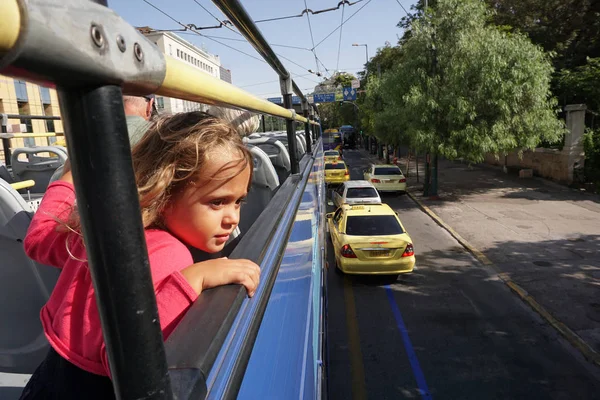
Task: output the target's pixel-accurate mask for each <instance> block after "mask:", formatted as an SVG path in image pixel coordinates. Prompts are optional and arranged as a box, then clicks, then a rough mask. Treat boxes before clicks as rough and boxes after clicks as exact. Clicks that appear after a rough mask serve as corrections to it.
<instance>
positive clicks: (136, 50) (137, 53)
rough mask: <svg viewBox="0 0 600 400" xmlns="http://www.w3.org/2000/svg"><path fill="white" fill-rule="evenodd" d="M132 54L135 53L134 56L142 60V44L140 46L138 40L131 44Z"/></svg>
mask: <svg viewBox="0 0 600 400" xmlns="http://www.w3.org/2000/svg"><path fill="white" fill-rule="evenodd" d="M133 54H135V58H137V60H138V61H139V62H142V61H144V52H143V51H142V46H140V44H139V43H138V42H135V43H134V44H133Z"/></svg>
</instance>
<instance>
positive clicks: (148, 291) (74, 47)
mask: <svg viewBox="0 0 600 400" xmlns="http://www.w3.org/2000/svg"><path fill="white" fill-rule="evenodd" d="M97 3H102V4H97ZM215 3H216V4H217V5H218V6H219V7H221V6H224V5H228V6H229V7H230V8H231V9H232V10H233V11H235V13H237V15H238V18H237V19H238V20H239V22H240V23H244V24H245V25H247V26H252V25H254V23H253V22H252V20H250V19H249V18H248V16H247V13H245V11H244V13H242V12H241V11H242V10H243V7H242V6H241V5H240V4H239V2H237V1H228V2H217V1H215ZM105 6H106V2H105V1H102V0H98V1H97V2H84V1H81V0H61V1H58V0H56V1H47V0H29V1H24V0H3V1H2V2H0V15H2V24H0V74H3V75H7V76H12V77H17V78H20V79H25V80H28V81H32V82H35V83H39V84H41V85H44V86H48V87H56V89H57V91H58V95H59V104H60V109H61V114H62V121H63V125H64V130H65V135H66V141H67V145H68V150H69V154H70V162H71V167H72V172H73V180H74V185H75V189H76V190H75V192H76V198H77V202H78V204H85V205H86V207H80V209H79V211H80V216H81V226H82V233H83V237H84V241H85V246H86V251H87V257H88V262H89V267H90V273H91V276H92V281H93V283H94V288H95V293H96V299H97V305H98V311H99V315H100V320H101V324H102V332H103V337H104V341H105V344H106V349H107V355H108V359H109V365H110V370H111V376H112V382H113V387H114V389H115V394H116V396H117V398H119V399H138V398H144V399H172V398H173V390H172V387H173V386H174V387H176V389H177V390H176V393H178V394H179V393H180V390H179V389H180V385H183V384H187V383H189V382H187V381H184V380H182V379H178V378H176V376H177V375H176V374H175V373H174V372H173V373H172V374H171V376H173V377H175V378H174V379H173V380H171V377H170V375H169V373H168V368H167V362H166V353H165V346H164V343H163V338H162V333H161V329H160V324H159V322H158V312H157V307H156V298H155V296H154V288H153V284H152V280H151V276H150V268H149V263H148V253H147V249H146V242H145V237H144V230H143V225H142V221H141V215H140V206H139V200H138V196H137V188H136V185H135V177H134V173H133V169H132V161H131V150H130V144H129V139H128V135H127V127H126V121H125V114H124V109H123V99H122V95H123V94H129V95H144V94H150V93H156V94H160V95H165V96H173V97H177V98H180V99H184V100H191V101H199V102H203V103H207V104H217V105H223V106H227V107H239V108H244V109H248V110H252V111H256V112H261V113H265V114H269V115H274V116H279V117H283V118H286V121H287V134H288V137H289V138H290V140H289V141H288V142H289V143H290V145H291V146H294V145H295V140H292V139H293V137H294V136H293V135H294V134H295V132H294V130H293V123H292V122H293V121H294V120H296V121H299V122H304V123H305V124H308V123H309V122H310V123H316V122H314V121H313V118H311V117H310V116H309V118H306V117H304V116H299V115H296V113H295V111H293V109H292V106H291V93H292V90H293V88H294V83H293V81H292V80H291V78H290V77H289V75H288V76H287V77H282V93H283V94H284V99H287V100H286V101H285V103H284V107H283V108H282V107H280V106H277V105H275V104H272V103H270V102H268V101H266V100H263V99H260V98H257V97H256V96H253V95H251V94H249V93H247V92H245V91H243V90H241V89H239V88H236V87H234V86H233V85H230V84H228V83H226V82H223V81H220V80H218V79H217V78H214V77H211V76H209V75H208V74H205V73H203V72H201V71H199V70H196V69H194V68H192V67H189V66H187V65H185V64H184V63H182V62H180V61H178V60H175V59H172V58H170V57H165V56H164V55H163V54H162V53H161V52H160V50H159V49H158V48H157V47H156V46H155V45H154V43H152V42H151V41H149V40H148V39H147V38H145V37H144V36H143V35H142V34H141V33H139V32H138V31H137V30H136V29H135V28H133V27H132V26H131V25H129V24H128V23H127V22H125V21H124V20H123V19H122V18H121V17H119V16H118V15H117V14H116V13H114V12H113V11H112V10H110V9H109V8H106V7H105ZM252 31H254V32H256V31H258V30H257V29H256V27H254V28H253V29H252ZM260 37H262V36H260ZM248 39H249V41H250V42H251V43H253V44H255V45H256V44H257V40H256V38H252V37H248ZM263 40H264V39H263ZM265 45H266V46H268V44H266V42H265V43H262V44H261V47H263V48H265ZM271 53H272V51H271ZM271 61H272V60H271ZM278 72H282V71H278ZM280 76H281V74H280ZM307 108H308V107H307V105H305V109H307ZM315 111H316V110H315ZM304 114H305V115H306V114H307V113H304ZM19 118H21V117H19ZM308 130H309V129H308V127H306V126H305V131H308ZM292 155H293V157H294V158H295V151H294V149H293V148H292V147H290V157H292ZM292 172H293V173H294V174H297V173H298V172H299V160H297V159H294V162H293V163H292ZM90 182H93V185H92V184H90ZM288 182H289V183H284V185H293V184H297V185H300V184H301V182H305V176H304V175H302V176H298V175H292V176H291V177H290V178H288ZM285 187H287V186H285ZM289 191H290V192H293V193H294V196H295V197H294V196H293V197H291V198H290V203H288V205H287V208H286V210H287V211H286V212H287V213H288V214H289V216H293V214H294V213H295V211H296V210H295V208H292V207H291V206H293V205H294V204H295V203H294V202H297V201H298V200H297V198H298V197H297V196H299V195H298V194H297V193H301V192H299V191H298V190H297V189H295V190H292V189H289ZM281 193H282V194H281V195H280V200H279V201H283V200H284V195H285V194H286V193H288V190H283V191H282V192H281ZM107 194H110V195H107ZM283 205H284V204H283ZM273 220H274V221H276V219H273ZM285 229H289V225H287V224H285V223H283V224H280V225H279V226H278V228H277V232H281V233H282V234H283V233H285ZM282 230H284V231H282ZM265 231H268V230H265ZM106 232H110V234H106ZM271 232H272V230H271ZM248 236H250V235H248ZM281 237H285V235H283V236H281ZM280 239H281V238H280ZM283 243H285V242H283ZM262 251H265V248H264V247H263V248H262ZM242 252H243V248H240V250H239V251H238V252H236V253H235V255H237V256H238V257H241V256H243V257H244V258H246V257H248V255H247V254H246V253H245V252H244V253H243V254H240V253H242ZM269 254H270V256H271V257H275V256H276V253H275V254H271V253H269ZM276 263H277V259H273V260H272V264H271V265H276ZM263 267H264V265H263ZM270 276H272V275H270ZM272 279H274V278H272ZM268 283H269V281H268V280H266V281H263V283H261V285H260V287H259V290H264V291H265V295H264V296H259V297H258V298H257V299H252V300H250V301H251V302H252V304H253V306H254V308H256V309H257V311H256V313H254V314H253V319H252V321H247V322H248V324H249V326H251V327H252V329H256V326H257V325H256V324H257V321H258V324H259V323H260V319H261V318H262V313H264V307H263V306H262V304H263V303H264V304H266V301H268V293H269V291H268V290H267V287H266V285H267V284H268ZM261 288H262V289H261ZM230 291H232V292H233V293H235V297H234V299H236V298H238V297H240V296H241V294H240V293H243V291H242V289H241V288H240V287H225V288H222V289H221V290H219V291H214V293H229V292H230ZM213 296H217V294H215V295H213ZM220 296H221V295H220V294H219V301H220ZM207 297H208V294H206V295H205V294H202V295H201V296H200V297H199V300H198V302H200V303H201V302H203V301H205V300H203V299H205V298H207ZM260 299H262V300H260ZM237 301H238V302H239V299H238V300H237ZM216 302H217V303H218V301H216ZM231 304H232V305H231V306H230V310H231V312H232V313H233V314H235V313H236V312H235V311H234V310H235V304H237V303H231ZM245 304H248V301H245ZM259 304H261V306H260V307H259ZM198 307H199V306H198ZM198 307H194V309H198ZM231 307H234V308H231ZM213 311H214V310H212V309H211V310H210V313H211V314H212V313H213ZM190 318H191V317H190ZM196 318H199V316H196ZM188 321H190V323H192V322H194V321H191V320H190V319H189V318H188ZM253 321H254V322H253ZM181 329H183V328H181ZM188 329H191V328H188ZM195 329H196V330H197V329H202V326H199V325H196V327H195ZM225 330H226V329H225ZM252 336H253V335H252V334H250V335H249V336H247V337H248V338H249V339H250V340H253V338H252ZM254 337H255V334H254ZM174 340H175V339H174ZM180 340H184V339H183V338H181V339H180ZM170 341H171V340H170ZM169 346H170V345H169ZM209 347H210V346H209ZM251 348H252V342H251V341H249V342H247V345H246V346H245V347H244V353H243V354H242V355H241V356H240V357H238V358H237V359H236V363H237V364H239V368H238V369H237V371H238V372H237V373H236V375H232V378H234V379H236V380H241V378H240V376H241V375H239V374H242V375H243V370H244V368H245V365H246V363H247V362H248V357H249V355H250V351H251ZM169 349H170V347H169ZM173 356H175V355H173ZM175 358H176V359H177V357H175ZM205 358H206V359H210V357H205ZM199 365H201V366H203V365H204V364H199ZM203 368H206V365H204V366H203ZM200 371H201V370H200ZM204 372H206V371H204ZM196 382H198V384H200V385H202V383H201V382H202V381H201V380H196ZM237 387H239V385H238V386H237ZM236 390H237V389H236V385H232V386H231V390H230V393H231V394H232V395H233V394H234V393H235V392H236ZM177 398H179V395H178V396H177Z"/></svg>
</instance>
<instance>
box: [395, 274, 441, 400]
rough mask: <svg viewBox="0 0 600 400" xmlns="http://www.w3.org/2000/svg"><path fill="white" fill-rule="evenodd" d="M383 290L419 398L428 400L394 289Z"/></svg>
mask: <svg viewBox="0 0 600 400" xmlns="http://www.w3.org/2000/svg"><path fill="white" fill-rule="evenodd" d="M385 292H386V294H387V298H388V300H389V302H390V306H391V307H392V313H393V314H394V318H395V319H396V325H397V326H398V330H399V331H400V334H401V335H402V341H403V342H404V349H405V350H406V354H407V356H408V361H409V362H410V367H411V368H412V371H413V375H414V376H415V380H416V381H417V387H418V388H419V392H420V393H421V398H422V399H424V400H429V399H431V398H432V397H431V394H430V393H429V388H428V387H427V382H426V381H425V375H423V371H422V370H421V366H420V365H419V360H418V359H417V354H416V353H415V350H414V348H413V346H412V343H411V342H410V337H409V336H408V331H407V330H406V325H404V320H403V319H402V314H400V308H398V304H397V303H396V300H395V299H394V291H393V290H392V288H391V287H390V285H385Z"/></svg>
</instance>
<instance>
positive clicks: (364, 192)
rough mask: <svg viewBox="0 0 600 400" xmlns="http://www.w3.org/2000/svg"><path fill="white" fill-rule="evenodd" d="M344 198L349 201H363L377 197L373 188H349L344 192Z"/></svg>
mask: <svg viewBox="0 0 600 400" xmlns="http://www.w3.org/2000/svg"><path fill="white" fill-rule="evenodd" d="M346 197H347V198H351V199H364V198H367V197H378V196H377V191H376V190H375V189H373V188H369V187H365V188H350V189H348V192H346Z"/></svg>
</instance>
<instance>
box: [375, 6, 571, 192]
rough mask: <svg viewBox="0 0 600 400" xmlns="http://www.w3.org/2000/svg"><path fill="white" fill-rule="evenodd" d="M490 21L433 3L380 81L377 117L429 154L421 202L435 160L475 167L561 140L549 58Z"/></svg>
mask: <svg viewBox="0 0 600 400" xmlns="http://www.w3.org/2000/svg"><path fill="white" fill-rule="evenodd" d="M490 16H491V14H490V11H489V9H487V7H486V6H485V4H484V3H482V2H480V1H478V0H438V1H437V6H436V7H435V9H430V10H429V11H428V13H427V14H426V15H425V16H424V17H421V18H417V19H414V20H413V21H412V23H411V28H410V32H411V34H410V38H408V39H407V40H406V41H405V42H404V44H403V46H402V56H401V61H400V62H399V63H398V64H397V65H396V66H395V67H394V68H393V69H392V70H390V71H388V72H386V73H385V74H383V76H382V81H381V83H380V85H381V94H382V98H383V102H384V103H385V111H384V112H381V113H378V114H379V116H385V117H387V118H389V119H390V121H389V122H388V123H391V124H393V125H394V126H395V127H396V129H397V130H399V131H401V132H403V133H404V135H406V136H407V137H409V138H410V142H411V143H412V144H414V145H415V146H416V147H418V148H419V149H422V150H426V151H428V152H429V153H431V160H432V163H431V167H432V170H431V181H429V180H427V179H426V184H425V194H426V195H432V196H433V195H437V156H438V155H441V156H444V157H446V158H449V159H455V158H464V159H467V160H469V161H472V162H480V161H482V160H483V158H484V156H485V154H487V153H495V154H502V153H505V152H508V151H511V150H514V149H531V148H535V147H536V146H537V144H538V143H539V142H540V141H541V140H545V141H548V142H554V141H557V140H559V138H560V137H561V135H562V134H563V133H564V128H563V124H562V123H561V122H560V121H559V120H558V119H557V107H556V100H555V99H553V98H552V97H551V93H550V90H549V88H550V86H549V84H550V79H551V76H552V72H553V68H552V65H551V63H550V61H549V59H548V57H547V55H546V54H545V53H544V52H543V50H542V49H541V48H539V47H538V46H535V45H533V44H532V43H531V42H530V41H529V40H528V39H527V38H526V37H525V36H523V35H521V34H519V33H510V34H509V33H506V32H504V31H502V30H500V29H498V28H497V27H496V26H494V25H490V24H488V23H487V21H488V20H489V18H490ZM376 114H377V113H376ZM375 120H376V121H377V118H375Z"/></svg>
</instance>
